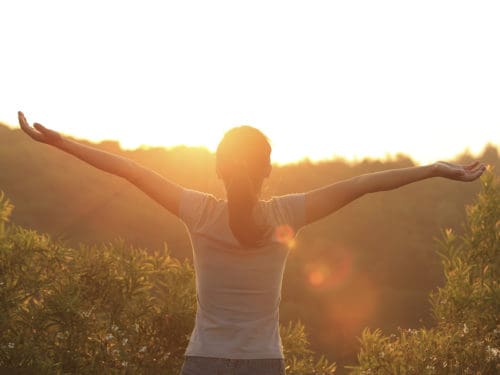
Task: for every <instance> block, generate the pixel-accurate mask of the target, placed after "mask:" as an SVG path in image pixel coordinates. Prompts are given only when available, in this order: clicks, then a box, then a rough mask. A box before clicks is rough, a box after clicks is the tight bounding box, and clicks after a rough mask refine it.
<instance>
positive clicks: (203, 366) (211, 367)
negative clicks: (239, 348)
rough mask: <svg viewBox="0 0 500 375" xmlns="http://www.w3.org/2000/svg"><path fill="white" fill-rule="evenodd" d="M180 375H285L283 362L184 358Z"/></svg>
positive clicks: (275, 360)
mask: <svg viewBox="0 0 500 375" xmlns="http://www.w3.org/2000/svg"><path fill="white" fill-rule="evenodd" d="M180 375H285V361H284V360H283V359H227V358H209V357H196V356H186V359H185V360H184V365H183V366H182V370H181V373H180Z"/></svg>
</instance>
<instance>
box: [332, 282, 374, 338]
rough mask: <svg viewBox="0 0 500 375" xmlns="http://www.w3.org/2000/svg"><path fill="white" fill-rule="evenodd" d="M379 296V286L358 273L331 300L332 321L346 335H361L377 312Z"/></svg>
mask: <svg viewBox="0 0 500 375" xmlns="http://www.w3.org/2000/svg"><path fill="white" fill-rule="evenodd" d="M378 296H379V291H378V288H377V287H376V285H375V284H374V283H373V282H372V281H371V280H369V279H368V278H367V277H363V276H362V275H356V278H355V280H353V282H352V283H350V284H349V285H348V286H346V288H345V289H344V290H343V291H342V292H341V293H339V294H338V295H336V296H335V300H332V301H331V302H330V307H329V309H328V311H329V316H330V319H331V323H332V324H333V325H335V326H336V327H338V328H339V329H341V330H342V331H343V333H344V335H346V336H355V335H359V332H360V331H361V330H362V329H363V327H365V326H366V325H367V324H368V323H369V321H370V319H371V318H372V317H373V316H374V315H375V313H376V312H377V308H378V300H379V298H378Z"/></svg>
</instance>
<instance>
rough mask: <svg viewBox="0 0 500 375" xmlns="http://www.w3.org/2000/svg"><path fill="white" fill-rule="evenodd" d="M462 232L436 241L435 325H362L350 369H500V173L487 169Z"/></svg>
mask: <svg viewBox="0 0 500 375" xmlns="http://www.w3.org/2000/svg"><path fill="white" fill-rule="evenodd" d="M481 181H482V188H483V190H482V192H481V193H480V194H479V195H478V197H477V200H476V202H475V204H474V205H472V206H470V207H468V208H467V224H466V226H465V234H464V235H463V236H456V235H455V234H454V233H453V231H451V230H446V231H444V233H443V240H442V241H440V251H439V254H440V255H441V257H442V263H443V266H444V274H445V277H446V283H445V285H444V286H443V287H442V288H439V289H438V290H437V291H436V292H434V293H432V295H431V303H432V311H433V314H434V317H435V319H436V327H434V328H432V329H423V328H422V329H409V330H402V329H400V331H399V335H391V336H389V337H387V336H384V335H383V334H382V332H381V331H380V330H375V331H370V330H368V329H366V330H365V331H364V332H363V334H362V337H361V340H360V341H361V350H360V352H359V355H358V361H359V365H358V366H355V367H353V368H352V370H353V371H352V373H353V374H497V373H499V372H500V317H499V312H500V285H499V280H500V279H499V276H500V275H499V272H500V179H499V178H498V177H495V176H494V174H493V173H492V172H491V171H489V172H487V173H485V174H484V175H483V176H482V178H481Z"/></svg>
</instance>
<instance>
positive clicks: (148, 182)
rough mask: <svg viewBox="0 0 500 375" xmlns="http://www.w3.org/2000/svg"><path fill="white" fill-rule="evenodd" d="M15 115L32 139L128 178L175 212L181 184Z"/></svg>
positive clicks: (176, 212) (177, 207) (21, 115)
mask: <svg viewBox="0 0 500 375" xmlns="http://www.w3.org/2000/svg"><path fill="white" fill-rule="evenodd" d="M18 118H19V125H20V126H21V129H22V130H23V131H24V132H25V133H26V134H28V135H29V136H30V137H31V138H33V139H34V140H36V141H38V142H42V143H46V144H49V145H51V146H54V147H56V148H58V149H60V150H62V151H64V152H67V153H68V154H71V155H73V156H76V157H77V158H78V159H81V160H83V161H84V162H86V163H88V164H90V165H92V166H94V167H96V168H98V169H101V170H103V171H105V172H108V173H111V174H114V175H116V176H119V177H122V178H124V179H126V180H128V181H130V182H131V183H132V184H134V185H135V186H137V187H138V188H139V189H140V190H142V191H143V192H144V193H146V194H147V195H148V196H150V197H151V198H152V199H154V200H155V201H156V202H158V203H159V204H161V205H162V206H163V207H165V208H166V209H167V210H169V211H170V212H172V213H173V214H175V215H179V200H180V196H181V193H182V187H181V186H179V185H177V184H175V183H173V182H171V181H169V180H168V179H166V178H165V177H163V176H161V175H160V174H158V173H156V172H154V171H152V170H150V169H148V168H145V167H143V166H141V165H140V164H138V163H136V162H134V161H133V160H130V159H127V158H124V157H122V156H118V155H114V154H111V153H109V152H106V151H101V150H98V149H96V148H93V147H90V146H86V145H83V144H81V143H78V142H75V141H72V140H70V139H67V138H65V137H63V136H61V135H60V134H59V133H58V132H55V131H53V130H50V129H47V128H45V127H44V126H43V125H40V124H38V123H35V124H34V125H33V126H34V127H31V126H30V125H29V124H28V121H26V118H25V117H24V114H23V113H22V112H19V113H18Z"/></svg>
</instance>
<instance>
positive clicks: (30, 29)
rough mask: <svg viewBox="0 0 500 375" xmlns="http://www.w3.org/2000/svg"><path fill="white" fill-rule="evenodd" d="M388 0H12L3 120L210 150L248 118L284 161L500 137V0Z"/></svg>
mask: <svg viewBox="0 0 500 375" xmlns="http://www.w3.org/2000/svg"><path fill="white" fill-rule="evenodd" d="M389 3H390V2H389ZM389 3H384V4H382V5H380V4H378V3H377V2H373V1H368V0H365V1H362V5H360V4H359V2H334V1H323V2H318V3H317V4H315V5H314V6H306V5H304V4H302V2H285V1H273V2H262V3H259V2H257V3H255V4H252V6H251V7H246V6H242V5H241V4H240V3H239V2H221V1H215V2H202V1H200V2H198V3H197V5H196V7H193V6H192V4H191V3H190V2H154V4H153V3H148V4H146V3H144V2H121V3H120V6H119V14H120V17H116V14H117V6H116V4H115V3H114V2H103V1H100V2H97V1H87V2H85V5H82V4H75V3H74V2H63V1H55V2H49V3H47V2H41V1H35V0H32V1H29V0H27V1H22V2H19V1H10V2H5V4H4V5H2V16H3V17H2V22H0V34H1V35H9V37H8V38H4V40H3V41H2V42H3V45H2V46H3V50H4V51H8V53H9V56H10V57H12V56H15V58H5V59H3V61H2V69H1V70H0V82H2V90H1V91H0V103H1V106H0V121H2V122H6V123H9V124H16V123H17V121H16V113H17V111H18V110H23V111H24V112H25V114H26V115H27V117H28V119H30V120H32V121H38V122H40V123H42V124H44V125H46V126H47V127H49V128H53V129H55V130H57V131H60V132H62V133H65V134H69V135H72V136H75V137H77V138H86V139H90V140H93V141H98V140H103V139H116V140H118V141H120V143H121V144H122V145H123V146H124V147H126V148H136V147H138V146H140V145H150V146H165V147H170V146H175V145H179V144H185V145H190V146H204V147H207V148H208V149H210V150H212V151H213V150H214V149H215V147H216V145H217V143H218V142H219V140H220V138H221V137H222V135H223V133H224V132H225V131H226V130H228V129H229V128H231V127H234V126H238V125H242V124H249V125H252V126H254V127H256V128H259V129H260V130H262V131H263V132H264V133H265V134H266V135H268V137H269V138H270V139H271V141H272V143H273V153H272V160H273V161H274V162H278V163H287V162H293V161H298V160H300V159H304V158H309V159H310V160H320V159H325V158H331V157H333V156H335V155H337V156H342V157H344V158H346V159H349V160H352V159H356V158H363V157H385V156H386V155H395V154H397V153H398V152H403V153H406V154H407V155H410V156H411V157H412V158H414V160H415V161H417V162H420V163H425V162H429V161H434V160H436V159H450V158H452V157H453V156H455V155H456V154H457V153H460V152H462V151H463V150H464V149H465V148H469V149H470V151H471V152H472V153H478V152H480V151H481V150H482V148H483V146H484V145H485V144H486V143H487V142H491V143H493V144H496V145H499V144H500V138H499V136H498V126H499V123H500V118H499V114H498V103H499V102H500V92H499V91H498V89H497V88H498V87H500V71H499V70H498V68H497V67H498V66H500V49H498V48H491V46H493V45H496V44H497V40H496V36H497V35H500V23H499V22H498V19H497V18H498V17H497V15H498V13H499V11H500V3H499V2H489V3H488V4H483V6H481V7H477V6H475V5H474V4H473V3H472V2H470V3H460V4H457V3H456V2H454V1H451V0H445V1H440V2H425V1H424V2H422V4H420V5H419V6H418V7H414V6H412V5H411V4H410V3H406V2H401V4H400V3H398V6H396V7H393V6H391V5H388V4H389ZM193 9H196V11H194V10H193ZM283 9H286V13H287V17H283V16H282V15H283ZM360 9H363V12H360V11H359V10H360ZM450 10H452V11H453V14H454V17H448V15H449V12H450ZM19 15H22V20H23V22H22V24H23V27H19ZM297 23H300V24H301V25H302V26H303V27H300V28H298V27H297ZM132 24H133V25H134V27H130V25H132ZM423 24H425V25H426V27H425V28H422V27H421V25H423ZM464 24H467V25H469V27H467V28H464V27H463V25H464ZM89 25H92V27H89ZM256 25H258V27H256ZM61 30H64V32H61ZM394 30H398V32H397V33H395V32H394ZM61 46H64V48H61ZM325 46H328V47H327V48H325ZM353 46H356V48H353ZM394 46H398V48H394ZM443 46H445V47H443Z"/></svg>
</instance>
